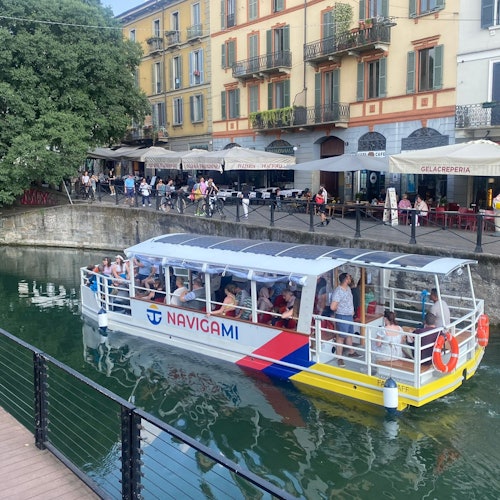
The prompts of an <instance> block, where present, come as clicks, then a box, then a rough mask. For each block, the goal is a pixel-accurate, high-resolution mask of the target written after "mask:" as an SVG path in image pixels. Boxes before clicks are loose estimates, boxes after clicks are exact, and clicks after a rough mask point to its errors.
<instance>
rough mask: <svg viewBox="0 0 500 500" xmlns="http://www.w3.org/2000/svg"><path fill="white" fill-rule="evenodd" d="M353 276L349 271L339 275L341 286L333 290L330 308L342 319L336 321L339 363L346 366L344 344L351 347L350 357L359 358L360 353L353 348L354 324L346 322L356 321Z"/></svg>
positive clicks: (336, 316) (337, 317)
mask: <svg viewBox="0 0 500 500" xmlns="http://www.w3.org/2000/svg"><path fill="white" fill-rule="evenodd" d="M351 282H352V276H351V275H350V274H349V273H342V274H341V275H340V276H339V286H338V287H337V288H336V289H335V290H334V291H333V295H332V301H331V304H330V309H331V310H332V311H333V312H335V318H336V319H338V320H341V321H337V322H336V325H335V326H336V329H337V331H338V332H341V333H339V335H338V337H337V343H338V344H339V345H338V346H337V354H338V355H339V360H338V365H339V366H345V363H344V360H343V359H341V358H340V356H342V351H343V346H342V344H345V345H347V346H349V347H351V350H350V352H349V353H348V354H347V356H349V357H350V358H359V357H360V354H359V353H357V352H356V351H355V350H354V349H352V336H351V335H352V334H353V333H354V327H353V325H352V324H349V323H344V321H345V322H352V321H354V302H353V298H352V292H351Z"/></svg>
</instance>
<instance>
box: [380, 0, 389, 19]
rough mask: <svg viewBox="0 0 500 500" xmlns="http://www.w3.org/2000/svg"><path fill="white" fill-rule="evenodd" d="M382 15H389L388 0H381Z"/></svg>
mask: <svg viewBox="0 0 500 500" xmlns="http://www.w3.org/2000/svg"><path fill="white" fill-rule="evenodd" d="M381 15H382V17H389V0H382V12H381Z"/></svg>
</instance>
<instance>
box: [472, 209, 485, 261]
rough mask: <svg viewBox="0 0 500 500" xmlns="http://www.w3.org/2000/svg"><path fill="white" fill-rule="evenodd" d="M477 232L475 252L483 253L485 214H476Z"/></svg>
mask: <svg viewBox="0 0 500 500" xmlns="http://www.w3.org/2000/svg"><path fill="white" fill-rule="evenodd" d="M476 223H477V233H476V236H477V238H476V248H475V250H474V252H476V253H483V225H484V214H476Z"/></svg>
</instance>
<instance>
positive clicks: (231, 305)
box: [207, 283, 237, 317]
mask: <svg viewBox="0 0 500 500" xmlns="http://www.w3.org/2000/svg"><path fill="white" fill-rule="evenodd" d="M224 293H225V294H226V298H225V299H224V300H223V302H222V305H221V306H220V307H219V309H216V310H215V311H212V312H210V311H208V312H207V316H210V315H213V316H233V317H234V315H235V311H236V305H237V302H236V294H235V287H234V285H233V284H232V283H229V284H228V285H226V287H225V288H224Z"/></svg>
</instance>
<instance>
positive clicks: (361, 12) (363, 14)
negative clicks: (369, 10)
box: [359, 0, 366, 19]
mask: <svg viewBox="0 0 500 500" xmlns="http://www.w3.org/2000/svg"><path fill="white" fill-rule="evenodd" d="M365 18H366V1H365V0H359V19H365Z"/></svg>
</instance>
